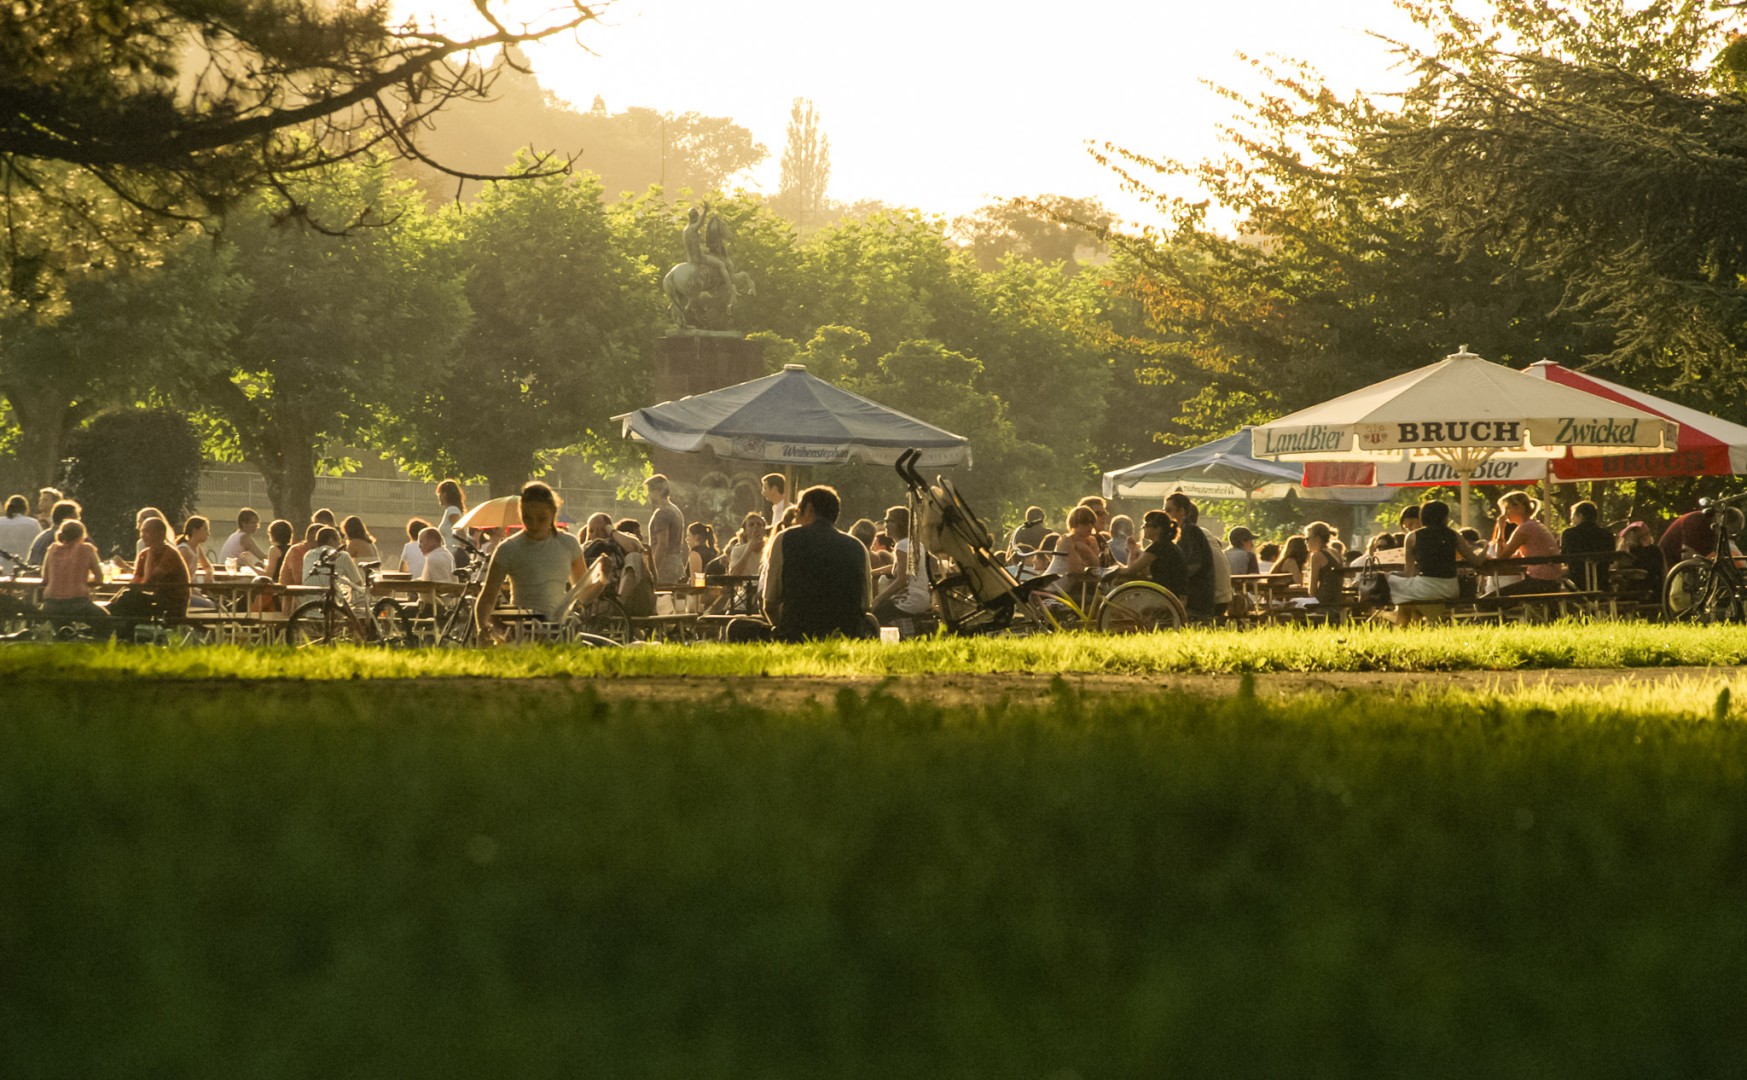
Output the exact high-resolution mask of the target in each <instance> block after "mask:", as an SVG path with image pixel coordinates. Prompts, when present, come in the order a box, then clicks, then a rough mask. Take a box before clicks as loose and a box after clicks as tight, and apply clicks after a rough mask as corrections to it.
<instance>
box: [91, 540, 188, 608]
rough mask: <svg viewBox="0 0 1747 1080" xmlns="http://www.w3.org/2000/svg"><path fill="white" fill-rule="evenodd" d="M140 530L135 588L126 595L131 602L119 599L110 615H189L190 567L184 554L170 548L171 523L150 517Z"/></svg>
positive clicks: (110, 606) (134, 570)
mask: <svg viewBox="0 0 1747 1080" xmlns="http://www.w3.org/2000/svg"><path fill="white" fill-rule="evenodd" d="M139 530H140V552H139V555H138V556H137V557H136V558H135V559H134V564H133V584H132V585H131V586H130V587H129V588H128V591H127V593H126V594H124V596H125V597H127V598H128V599H127V600H126V602H124V599H123V597H118V598H116V600H115V601H114V602H113V603H111V604H110V605H109V613H110V614H111V615H130V616H131V615H146V616H150V615H162V616H167V617H170V618H178V619H179V618H181V617H183V616H184V615H186V614H188V582H189V578H188V564H187V563H186V562H184V561H183V559H182V553H181V552H180V551H177V550H176V549H175V548H174V547H172V546H170V523H169V522H167V521H165V520H164V519H163V518H162V517H149V518H145V519H144V520H143V521H141V522H140V526H139ZM132 597H139V598H140V599H139V600H134V599H131V598H132ZM118 608H119V610H118Z"/></svg>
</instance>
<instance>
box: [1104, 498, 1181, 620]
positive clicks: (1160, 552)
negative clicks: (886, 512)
mask: <svg viewBox="0 0 1747 1080" xmlns="http://www.w3.org/2000/svg"><path fill="white" fill-rule="evenodd" d="M1140 539H1141V543H1140V545H1139V549H1138V550H1137V551H1136V552H1135V554H1134V559H1133V561H1131V562H1130V563H1129V564H1128V565H1127V566H1126V567H1123V568H1121V569H1119V570H1117V571H1115V572H1114V573H1112V574H1111V575H1110V577H1109V579H1108V580H1111V581H1150V582H1152V583H1153V584H1155V585H1161V586H1163V587H1164V588H1166V589H1169V590H1170V591H1171V595H1173V596H1175V597H1177V598H1178V599H1182V596H1183V593H1184V592H1186V591H1187V590H1188V588H1189V566H1188V564H1187V563H1185V562H1184V561H1183V553H1182V552H1180V551H1178V550H1177V523H1176V522H1174V521H1172V520H1171V516H1170V515H1169V514H1167V513H1165V512H1164V511H1163V510H1148V511H1147V512H1146V516H1145V517H1143V518H1141V523H1140Z"/></svg>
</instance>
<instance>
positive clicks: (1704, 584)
mask: <svg viewBox="0 0 1747 1080" xmlns="http://www.w3.org/2000/svg"><path fill="white" fill-rule="evenodd" d="M1715 576H1716V572H1715V569H1714V568H1713V567H1712V565H1711V561H1710V560H1709V559H1683V560H1681V561H1680V562H1677V563H1675V564H1674V567H1673V569H1671V570H1669V571H1668V576H1667V577H1665V578H1663V579H1662V615H1663V617H1664V618H1666V619H1670V620H1672V621H1676V622H1695V621H1698V620H1700V619H1703V618H1704V616H1705V608H1706V605H1707V603H1708V601H1709V597H1710V594H1711V591H1712V584H1713V582H1712V578H1714V577H1715Z"/></svg>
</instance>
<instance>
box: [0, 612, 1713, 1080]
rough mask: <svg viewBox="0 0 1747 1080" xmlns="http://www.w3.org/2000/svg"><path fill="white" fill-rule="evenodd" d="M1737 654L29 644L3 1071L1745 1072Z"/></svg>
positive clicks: (13, 774)
mask: <svg viewBox="0 0 1747 1080" xmlns="http://www.w3.org/2000/svg"><path fill="white" fill-rule="evenodd" d="M1256 640H1259V641H1268V642H1276V643H1277V642H1281V641H1286V642H1292V643H1299V639H1296V638H1291V637H1290V636H1281V637H1270V638H1257V639H1256ZM1403 640H1404V642H1405V643H1407V644H1412V643H1413V642H1415V641H1420V640H1423V639H1415V638H1404V639H1403ZM1536 640H1539V639H1537V638H1536V636H1535V635H1534V634H1522V635H1513V636H1511V638H1510V642H1514V644H1510V643H1504V644H1499V643H1495V645H1494V646H1493V648H1494V649H1495V650H1502V651H1503V652H1508V651H1509V650H1510V649H1527V648H1529V647H1530V646H1531V645H1532V644H1533V643H1534V642H1535V641H1536ZM1696 640H1698V639H1697V638H1693V637H1681V638H1679V639H1678V641H1679V642H1687V643H1691V642H1693V641H1696ZM1084 647H1085V648H1088V649H1089V648H1091V647H1092V646H1091V644H1090V643H1088V644H1087V645H1086V646H1084ZM1201 647H1202V648H1205V649H1210V650H1211V649H1230V648H1233V646H1231V645H1229V644H1225V643H1222V642H1220V641H1216V640H1214V639H1212V638H1211V636H1210V637H1209V640H1207V641H1205V642H1203V643H1202V646H1201ZM1306 647H1308V646H1307V644H1306ZM1676 647H1677V648H1683V647H1686V646H1683V645H1679V644H1677V646H1676ZM1585 648H1586V649H1588V650H1591V651H1593V650H1596V649H1599V648H1600V646H1599V645H1597V644H1596V641H1595V640H1591V641H1590V642H1589V643H1588V644H1587V645H1586V646H1585ZM905 652H906V651H905V650H903V649H889V650H886V651H883V652H882V651H878V650H869V651H867V652H857V651H855V650H842V649H839V650H835V651H834V650H831V649H828V648H827V649H820V650H813V651H812V652H810V653H807V652H798V655H802V656H809V655H810V656H812V657H814V658H815V659H814V660H813V661H812V662H814V663H826V662H830V663H859V664H863V665H868V664H872V663H874V662H876V659H877V658H880V657H902V656H904V655H905ZM1502 654H1503V653H1502V652H1491V653H1485V654H1483V655H1502ZM5 655H6V657H7V659H8V662H9V663H11V662H12V661H11V657H12V656H13V655H14V653H13V652H12V651H11V650H7V651H6V654H5ZM119 655H120V656H122V657H123V658H129V657H135V656H149V657H160V656H161V657H164V658H166V659H167V660H168V659H175V660H179V661H183V662H191V661H195V660H197V659H198V658H199V657H201V656H202V655H207V654H205V653H204V652H182V653H158V652H148V651H143V650H142V651H138V652H134V651H127V652H123V653H121V654H119ZM211 655H220V654H216V653H214V654H211ZM582 655H585V656H588V655H594V654H582ZM646 655H649V656H652V657H655V658H657V659H659V658H660V656H661V655H662V654H661V653H658V652H654V651H649V652H647V653H646ZM705 655H708V656H712V657H722V656H728V655H731V654H726V653H707V654H705ZM753 655H755V656H756V657H758V658H760V660H762V662H765V663H776V662H780V660H781V658H782V657H783V656H784V655H786V654H784V653H780V652H758V653H755V654H753ZM912 655H916V656H930V657H933V658H934V659H936V660H945V659H949V658H951V657H953V656H954V655H955V654H954V653H953V651H952V650H951V648H950V647H947V646H937V647H935V648H934V650H933V651H932V652H928V651H925V650H916V651H915V652H914V653H913V654H912ZM1003 655H1006V656H1009V657H1011V656H1013V655H1015V654H1013V653H1007V654H1003ZM1125 655H1135V656H1138V655H1143V654H1142V653H1140V652H1138V651H1137V652H1136V653H1133V654H1125ZM1177 655H1184V654H1181V653H1179V654H1177ZM1203 655H1209V656H1210V655H1214V653H1212V652H1209V653H1205V654H1203ZM1299 655H1303V653H1302V652H1301V653H1300V654H1299ZM1469 655H1471V656H1472V655H1480V654H1472V653H1471V654H1469ZM1584 655H1590V653H1589V652H1586V653H1585V654H1584ZM1681 655H1683V656H1686V655H1689V654H1686V653H1682V654H1681ZM91 656H92V657H93V659H94V660H95V659H101V658H102V657H103V656H104V654H102V653H100V652H99V653H93V654H91ZM506 656H507V657H511V658H514V659H511V660H505V659H504V658H505V657H506ZM626 656H627V657H630V658H636V657H638V656H639V654H638V653H636V652H632V653H627V654H626ZM832 657H838V658H842V659H837V660H832V659H830V658H832ZM275 659H276V660H290V659H291V658H289V657H276V658H275ZM359 659H362V657H360V658H359ZM467 659H468V658H466V657H462V658H452V659H451V662H452V663H459V662H461V661H464V660H467ZM489 660H490V663H492V664H499V663H514V664H525V665H531V666H534V667H537V666H539V665H544V664H552V665H556V664H559V663H561V662H562V658H561V656H560V655H559V654H549V653H509V654H497V655H495V656H492V657H490V658H489ZM110 662H111V663H115V662H117V661H113V660H111V661H110ZM329 662H330V663H334V664H340V663H348V662H353V661H352V658H340V657H332V658H330V659H329ZM644 662H646V663H654V662H656V661H655V660H650V661H644ZM967 662H969V661H967ZM15 670H16V669H15ZM1722 688H1725V683H1724V682H1723V681H1721V680H1718V679H1697V678H1693V679H1688V680H1685V681H1683V682H1680V683H1678V684H1677V685H1674V686H1672V687H1669V686H1661V687H1657V688H1636V689H1628V690H1619V689H1611V690H1601V689H1581V690H1575V691H1557V690H1548V689H1539V690H1536V691H1533V692H1530V693H1526V694H1524V695H1521V696H1518V697H1511V698H1498V697H1494V696H1491V695H1486V694H1476V693H1460V694H1458V693H1438V692H1432V691H1424V692H1419V693H1415V694H1408V695H1400V696H1395V695H1378V696H1370V695H1351V694H1348V695H1338V696H1307V697H1303V698H1300V699H1297V700H1294V701H1291V702H1288V703H1280V704H1274V703H1270V702H1269V701H1266V700H1259V699H1257V698H1255V697H1254V696H1252V695H1249V694H1247V693H1239V694H1237V695H1235V696H1233V697H1231V698H1229V699H1226V700H1201V699H1193V698H1182V697H1176V696H1166V695H1145V696H1131V697H1126V698H1091V697H1087V698H1081V697H1079V696H1076V695H1075V694H1074V693H1073V692H1072V691H1071V690H1069V689H1068V688H1067V686H1066V685H1065V684H1057V685H1056V686H1055V688H1054V689H1053V690H1052V691H1051V693H1050V695H1049V696H1048V698H1047V699H1046V700H1044V701H1041V702H1032V703H1016V702H1010V701H1003V700H994V701H989V702H987V703H986V704H985V705H983V706H982V707H978V708H974V709H958V710H943V709H940V708H937V707H934V706H930V705H928V704H911V703H905V702H902V701H899V700H896V699H894V698H893V697H891V696H889V695H887V694H884V693H880V692H876V693H874V694H872V695H869V696H859V695H857V694H855V693H852V692H848V691H845V692H844V693H842V694H841V695H839V696H838V698H837V699H836V700H835V701H834V702H830V703H826V704H821V705H814V706H808V707H804V708H799V709H796V710H794V711H788V712H774V711H770V710H767V709H763V708H759V707H756V706H753V705H749V704H746V703H744V702H738V701H735V700H732V699H731V698H728V697H723V698H720V699H718V700H715V701H712V702H708V703H705V704H701V705H693V706H672V705H651V704H647V703H639V702H635V701H631V702H616V703H615V702H607V701H604V700H602V699H600V698H598V697H597V696H596V695H595V694H593V693H592V692H591V691H590V690H588V689H587V688H586V686H582V687H580V688H578V689H574V690H573V689H570V688H566V687H563V686H558V685H554V684H543V685H541V686H537V687H536V686H526V687H518V686H517V685H515V684H513V683H485V682H473V683H453V684H441V683H424V684H386V683H385V684H374V683H368V682H365V683H353V684H346V685H339V684H307V683H305V684H271V683H266V684H256V685H249V686H246V687H245V686H237V687H235V688H228V687H212V686H203V687H201V688H200V689H199V690H198V691H194V690H191V689H190V688H188V687H185V686H178V685H176V684H174V683H167V682H150V681H144V682H128V683H121V682H95V683H93V682H79V681H63V682H51V681H35V680H31V681H20V680H13V681H11V682H10V684H9V687H8V690H7V696H6V707H5V709H4V711H3V712H0V1032H5V1037H4V1038H0V1076H7V1077H21V1078H22V1077H29V1078H31V1080H51V1078H58V1077H93V1076H101V1077H105V1078H119V1077H133V1076H176V1077H185V1078H197V1077H224V1078H227V1080H228V1078H234V1077H249V1078H251V1080H272V1078H279V1077H286V1078H291V1077H296V1078H305V1077H315V1076H322V1077H350V1076H360V1077H401V1076H406V1077H437V1076H469V1077H472V1076H513V1077H518V1078H523V1077H541V1076H603V1077H605V1076H611V1077H663V1078H666V1077H688V1078H690V1077H718V1076H719V1077H747V1076H758V1077H807V1078H812V1077H833V1078H836V1077H911V1076H916V1077H923V1076H925V1077H954V1076H990V1077H1044V1076H1081V1077H1088V1078H1090V1077H1148V1078H1151V1077H1158V1076H1181V1075H1217V1076H1229V1075H1233V1074H1247V1075H1263V1076H1358V1075H1364V1076H1416V1077H1441V1076H1460V1077H1471V1076H1489V1077H1545V1076H1556V1075H1564V1076H1621V1077H1627V1076H1631V1077H1641V1076H1700V1075H1728V1074H1733V1073H1738V1072H1739V1071H1740V1070H1741V1063H1742V1062H1743V1061H1744V1060H1747V1017H1744V1010H1743V1006H1742V1004H1741V1002H1742V1001H1743V1000H1747V919H1744V918H1743V917H1742V902H1743V897H1744V896H1747V775H1744V773H1747V724H1744V723H1743V721H1742V719H1741V712H1740V710H1738V709H1736V708H1734V707H1733V705H1732V702H1733V701H1738V700H1747V699H1743V698H1742V696H1741V694H1742V691H1743V689H1744V688H1743V687H1742V686H1741V685H1739V684H1735V685H1733V686H1731V687H1728V688H1729V689H1730V691H1731V692H1730V693H1729V694H1719V689H1722Z"/></svg>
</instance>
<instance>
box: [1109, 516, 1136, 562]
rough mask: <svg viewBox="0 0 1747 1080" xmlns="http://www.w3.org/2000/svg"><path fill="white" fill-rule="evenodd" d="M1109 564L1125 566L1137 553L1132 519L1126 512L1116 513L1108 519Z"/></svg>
mask: <svg viewBox="0 0 1747 1080" xmlns="http://www.w3.org/2000/svg"><path fill="white" fill-rule="evenodd" d="M1108 546H1109V555H1110V564H1111V565H1112V566H1127V565H1128V563H1129V560H1131V559H1132V558H1134V556H1135V555H1137V554H1139V552H1138V551H1137V550H1136V545H1135V543H1134V519H1133V518H1131V517H1129V516H1128V515H1127V514H1117V515H1116V516H1114V517H1112V518H1111V519H1110V542H1109V545H1108Z"/></svg>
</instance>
